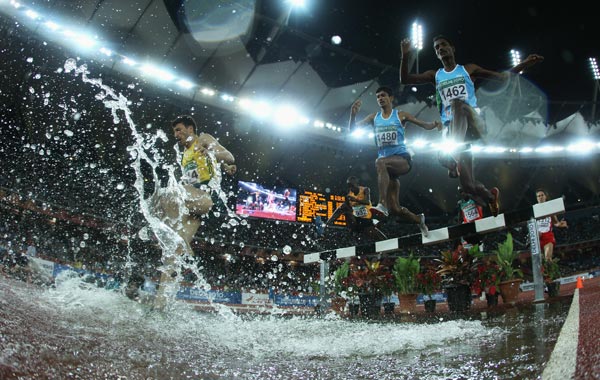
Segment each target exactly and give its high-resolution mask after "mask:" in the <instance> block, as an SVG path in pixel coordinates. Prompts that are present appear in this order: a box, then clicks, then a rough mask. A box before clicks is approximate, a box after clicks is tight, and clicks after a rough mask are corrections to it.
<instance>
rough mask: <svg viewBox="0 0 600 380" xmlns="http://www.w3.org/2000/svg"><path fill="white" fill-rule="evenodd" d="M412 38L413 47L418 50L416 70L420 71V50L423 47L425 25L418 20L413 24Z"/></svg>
mask: <svg viewBox="0 0 600 380" xmlns="http://www.w3.org/2000/svg"><path fill="white" fill-rule="evenodd" d="M411 40H412V43H413V47H414V48H415V49H416V50H417V54H416V56H415V59H416V71H417V74H418V73H419V52H420V51H421V50H422V49H423V26H422V25H421V24H419V23H418V22H417V21H415V22H413V24H412V32H411Z"/></svg>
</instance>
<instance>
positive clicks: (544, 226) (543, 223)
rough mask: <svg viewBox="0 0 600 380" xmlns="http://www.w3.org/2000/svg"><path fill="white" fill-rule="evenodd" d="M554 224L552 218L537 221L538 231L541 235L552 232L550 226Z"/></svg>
mask: <svg viewBox="0 0 600 380" xmlns="http://www.w3.org/2000/svg"><path fill="white" fill-rule="evenodd" d="M551 223H552V218H551V217H549V216H548V217H545V218H542V219H538V220H537V226H538V231H539V232H540V233H544V232H550V224H551Z"/></svg>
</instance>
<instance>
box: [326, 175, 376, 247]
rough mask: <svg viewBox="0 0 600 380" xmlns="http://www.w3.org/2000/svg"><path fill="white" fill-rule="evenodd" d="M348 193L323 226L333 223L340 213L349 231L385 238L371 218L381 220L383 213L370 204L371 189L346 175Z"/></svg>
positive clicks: (374, 237)
mask: <svg viewBox="0 0 600 380" xmlns="http://www.w3.org/2000/svg"><path fill="white" fill-rule="evenodd" d="M346 183H347V184H348V195H346V200H345V201H344V203H342V205H340V206H339V207H338V208H337V209H336V210H335V211H334V212H333V214H332V215H331V217H330V218H329V219H327V222H325V227H327V226H328V225H329V224H331V223H333V222H334V221H335V220H336V219H337V218H339V217H340V216H341V215H345V216H346V223H347V225H348V229H350V231H352V232H354V233H356V234H361V233H364V234H366V235H367V236H369V237H370V238H372V239H374V240H383V239H387V237H386V236H385V235H384V233H383V232H381V231H380V230H379V229H378V228H377V227H376V226H375V224H374V223H373V219H379V220H381V219H382V218H384V217H385V216H384V214H383V213H382V212H381V211H379V210H377V209H376V208H374V207H373V206H372V205H371V191H370V190H369V188H368V187H365V186H359V185H358V179H357V178H356V177H348V179H347V180H346Z"/></svg>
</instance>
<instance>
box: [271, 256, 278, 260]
mask: <svg viewBox="0 0 600 380" xmlns="http://www.w3.org/2000/svg"><path fill="white" fill-rule="evenodd" d="M277 260H279V259H278V258H277V255H273V256H271V261H277Z"/></svg>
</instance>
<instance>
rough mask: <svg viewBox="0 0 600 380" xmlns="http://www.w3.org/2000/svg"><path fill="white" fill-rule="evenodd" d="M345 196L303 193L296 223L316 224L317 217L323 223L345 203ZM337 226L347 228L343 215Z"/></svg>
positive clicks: (311, 192) (336, 222) (299, 199)
mask: <svg viewBox="0 0 600 380" xmlns="http://www.w3.org/2000/svg"><path fill="white" fill-rule="evenodd" d="M345 198H346V197H345V196H343V195H334V194H323V193H317V192H315V191H303V192H301V193H299V194H298V208H297V210H298V215H297V217H296V221H298V222H303V223H314V221H315V217H317V216H320V217H321V219H322V220H323V222H325V221H326V220H327V219H329V218H330V217H331V215H332V214H333V212H334V211H335V209H336V208H338V206H340V205H341V204H342V203H344V200H345ZM333 224H334V225H336V226H345V225H346V219H345V217H344V215H341V216H340V217H339V218H338V219H337V220H336V221H335V222H333Z"/></svg>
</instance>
